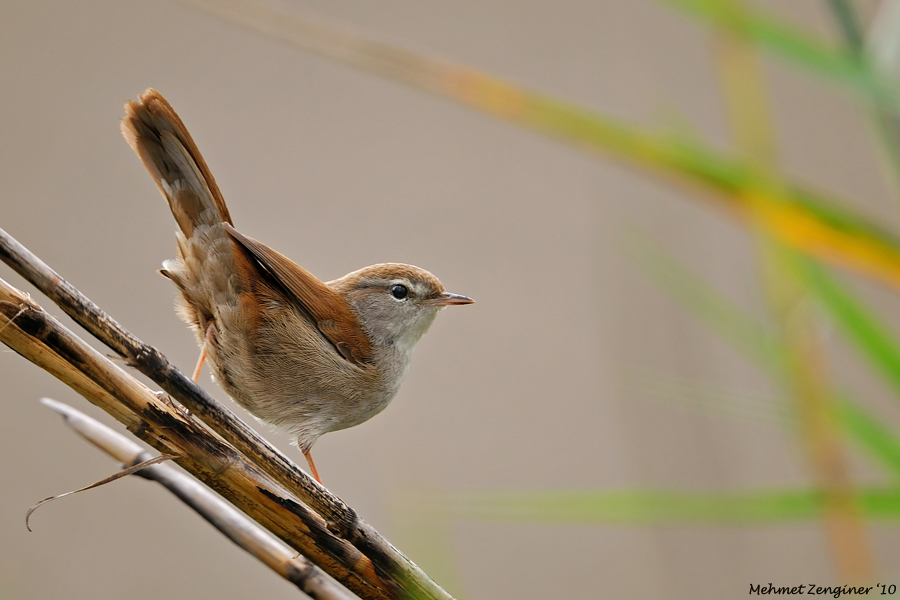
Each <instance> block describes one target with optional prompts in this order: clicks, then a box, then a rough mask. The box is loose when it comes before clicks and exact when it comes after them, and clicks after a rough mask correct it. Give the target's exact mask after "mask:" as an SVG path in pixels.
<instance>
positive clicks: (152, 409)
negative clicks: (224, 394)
mask: <svg viewBox="0 0 900 600" xmlns="http://www.w3.org/2000/svg"><path fill="white" fill-rule="evenodd" d="M0 322H3V323H4V324H5V327H4V328H3V329H2V331H0V341H2V342H3V343H5V344H6V345H7V346H9V347H10V348H12V349H13V350H15V351H16V352H17V353H19V354H20V355H22V356H23V357H25V358H26V359H28V360H30V361H31V362H33V363H35V364H37V365H38V366H40V367H42V368H44V369H45V370H47V371H48V372H50V373H51V374H53V375H54V376H55V377H57V378H58V379H60V380H61V381H63V382H64V383H66V384H67V385H69V386H70V387H71V388H72V389H74V390H75V391H77V392H78V393H79V394H81V395H82V396H84V397H85V398H86V399H87V400H88V401H90V402H91V403H93V404H95V405H96V406H98V407H100V408H102V409H103V410H105V411H106V412H108V413H109V414H111V415H112V416H114V417H115V418H116V419H117V420H118V421H120V422H121V423H123V424H124V425H125V426H126V427H128V429H129V431H131V432H132V433H133V434H134V435H135V436H136V437H138V438H140V439H141V440H143V441H145V442H146V443H148V444H149V445H151V446H153V447H154V448H156V449H157V450H159V451H160V452H162V453H165V454H174V455H176V456H178V458H176V459H174V460H175V461H176V462H177V463H178V464H179V465H181V467H182V468H184V469H185V470H186V471H188V472H189V473H191V474H192V475H194V476H195V477H197V478H198V479H199V480H200V481H202V482H204V483H205V484H206V485H208V486H209V487H211V488H212V489H214V490H215V491H216V492H218V493H219V494H221V495H222V496H223V497H224V498H226V499H227V500H228V501H230V502H231V503H232V504H234V505H235V506H236V507H237V508H239V509H240V510H242V511H243V512H245V513H246V514H247V515H248V516H249V517H251V518H252V519H253V520H255V521H256V522H257V523H259V524H260V525H262V526H263V527H264V528H266V529H267V530H269V531H270V532H272V533H273V534H275V535H276V536H277V537H279V538H280V539H281V540H283V541H284V542H285V543H287V544H288V545H289V546H290V547H292V548H294V549H296V550H298V551H300V552H302V553H303V554H304V555H306V556H307V557H308V558H309V559H310V560H312V561H313V562H314V563H315V564H316V565H318V566H319V567H321V568H322V569H323V570H325V571H326V572H327V573H329V574H330V575H331V576H332V577H334V578H335V579H337V580H338V581H340V582H341V583H342V584H344V585H345V586H347V588H349V589H350V590H351V591H353V592H354V593H355V594H357V595H359V596H360V597H362V598H366V599H369V598H371V599H379V600H380V599H387V598H399V597H402V596H403V594H402V592H401V590H400V589H399V587H397V586H396V584H395V583H394V582H393V581H391V580H390V579H386V578H382V577H381V576H380V575H379V574H377V573H376V571H375V568H374V566H373V565H372V563H371V561H370V560H369V559H368V558H367V557H366V556H365V555H363V554H362V553H361V552H360V551H359V550H357V549H356V548H355V547H353V545H352V544H350V543H349V542H348V541H346V540H344V539H341V538H339V537H337V536H335V535H334V534H333V533H332V532H331V531H329V530H328V528H327V526H326V522H325V520H324V519H323V518H322V517H321V516H320V515H318V514H316V513H315V512H313V511H312V510H310V509H309V507H307V506H306V505H305V504H303V503H302V502H300V501H298V499H297V498H295V497H294V496H293V495H292V494H290V493H288V492H287V491H286V490H284V488H282V487H281V486H280V485H279V484H278V483H276V482H275V481H274V480H273V479H272V478H271V477H269V476H268V475H267V474H266V473H264V472H262V471H260V470H259V469H258V468H257V467H256V466H255V465H253V464H251V463H250V462H248V461H247V460H246V459H245V458H244V457H243V456H241V454H239V453H238V452H237V451H236V450H235V449H234V448H232V447H231V446H229V445H228V444H226V443H225V442H223V441H222V440H221V439H220V438H218V437H217V436H215V435H214V434H212V433H211V432H210V431H209V430H207V429H206V428H205V427H203V425H202V424H201V423H200V422H199V421H197V420H196V419H194V418H193V417H186V416H185V415H184V414H183V413H182V412H181V411H180V410H178V409H177V408H175V407H174V405H172V404H171V403H169V402H166V401H164V400H162V399H160V398H159V397H157V395H156V394H154V393H153V392H152V391H151V390H150V389H148V388H147V387H145V386H144V385H143V384H141V383H140V382H138V381H137V380H136V379H134V378H133V377H132V376H130V375H129V374H128V373H126V372H125V371H123V370H122V369H121V368H119V367H118V366H117V365H115V364H114V363H112V362H111V361H110V360H109V359H108V358H106V357H105V356H103V355H101V354H100V353H99V352H97V351H96V350H94V349H93V348H91V347H90V346H88V345H87V344H86V343H85V342H84V341H83V340H81V339H80V338H78V337H77V336H75V335H74V334H73V333H72V332H71V331H69V330H68V329H66V328H65V327H64V326H63V325H62V324H60V323H59V322H58V321H57V320H56V319H55V318H54V317H52V316H51V315H49V314H47V313H46V312H45V311H44V310H43V309H42V308H41V307H40V306H38V305H37V304H36V303H34V302H33V301H32V300H31V299H30V298H29V297H28V296H27V295H26V294H24V293H23V292H21V291H19V290H17V289H15V288H13V287H12V286H10V285H9V284H8V283H6V282H5V281H3V280H2V279H0Z"/></svg>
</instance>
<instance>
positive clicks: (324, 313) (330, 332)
mask: <svg viewBox="0 0 900 600" xmlns="http://www.w3.org/2000/svg"><path fill="white" fill-rule="evenodd" d="M223 226H224V227H225V231H227V232H228V234H229V235H230V236H231V237H232V239H233V240H234V241H235V242H237V243H238V244H240V245H241V246H242V247H244V248H245V249H246V250H247V251H248V252H250V254H252V255H253V257H254V258H256V260H257V261H259V263H260V265H262V266H263V267H264V268H265V269H266V270H267V271H268V272H269V273H270V274H271V275H272V276H273V277H274V278H275V279H276V280H277V281H278V282H279V283H280V284H281V285H282V286H283V287H284V288H285V290H287V291H288V293H290V294H291V295H292V296H293V297H294V299H295V300H296V301H297V302H299V303H300V305H301V306H303V308H304V309H305V310H306V311H307V312H308V313H309V314H310V315H311V316H312V318H313V320H314V321H315V322H316V326H317V327H318V329H319V331H321V332H322V335H324V336H325V337H326V338H328V341H330V342H331V343H332V344H334V346H335V347H336V348H337V349H338V351H339V352H340V353H341V354H342V355H343V356H344V358H346V359H347V360H349V361H350V362H352V363H355V364H362V363H367V362H369V359H370V358H371V347H370V345H369V340H368V336H366V334H365V332H364V331H363V329H362V326H361V325H360V322H359V318H358V317H357V315H356V312H355V311H354V310H353V308H352V307H351V306H350V304H349V303H348V302H347V301H346V300H345V299H344V297H343V296H342V295H341V294H339V293H338V292H336V291H335V290H333V289H331V288H330V287H328V286H327V285H326V284H325V283H324V282H323V281H321V280H320V279H319V278H318V277H316V276H315V275H313V274H312V273H310V272H309V271H307V270H306V269H304V268H303V267H301V266H300V265H298V264H297V263H295V262H294V261H292V260H291V259H289V258H288V257H286V256H284V255H283V254H281V253H279V252H276V251H275V250H272V249H271V248H269V247H268V246H266V245H265V244H261V243H260V242H257V241H256V240H254V239H253V238H250V237H247V236H246V235H244V234H242V233H240V232H238V231H237V230H236V229H235V228H234V227H232V226H231V225H230V224H229V223H223Z"/></svg>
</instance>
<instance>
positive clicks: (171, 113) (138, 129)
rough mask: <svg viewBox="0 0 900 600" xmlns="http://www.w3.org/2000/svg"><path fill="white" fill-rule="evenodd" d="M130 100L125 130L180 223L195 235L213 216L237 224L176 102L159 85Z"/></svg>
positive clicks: (220, 220) (126, 136) (188, 232)
mask: <svg viewBox="0 0 900 600" xmlns="http://www.w3.org/2000/svg"><path fill="white" fill-rule="evenodd" d="M139 101H140V102H128V103H127V104H125V118H124V119H122V134H123V135H124V136H125V139H126V140H127V141H128V144H129V145H130V146H131V148H132V149H133V150H134V151H135V153H136V154H137V155H138V157H140V159H141V160H142V161H143V163H144V166H145V167H147V170H148V171H149V172H150V175H151V176H152V177H153V179H154V180H155V181H156V185H157V186H158V187H159V190H160V191H161V192H162V194H163V196H165V198H166V201H167V202H168V203H169V208H171V209H172V214H173V215H174V216H175V220H176V221H177V222H178V226H179V227H180V228H181V230H182V231H183V232H184V234H185V235H186V236H187V237H191V235H192V233H193V230H194V225H196V224H198V223H200V222H203V221H204V219H209V217H210V216H212V215H208V214H207V215H206V216H205V217H204V216H203V213H204V211H206V210H208V209H213V210H214V211H215V214H216V217H215V220H216V221H219V222H222V221H224V222H226V223H229V224H232V223H231V216H230V215H229V214H228V207H227V206H225V200H224V199H223V198H222V192H220V191H219V186H217V185H216V180H215V179H214V178H213V176H212V173H211V172H210V170H209V167H207V166H206V161H204V160H203V156H201V155H200V151H199V150H198V149H197V146H196V144H194V140H193V139H191V134H190V133H188V130H187V128H186V127H185V126H184V123H182V122H181V119H180V118H179V117H178V115H177V114H176V113H175V110H174V109H173V108H172V106H171V105H170V104H169V103H168V102H167V101H166V99H165V98H163V97H162V95H161V94H160V93H159V92H157V91H156V90H154V89H152V88H151V89H148V90H147V91H146V92H144V93H143V94H142V95H141V96H140V97H139Z"/></svg>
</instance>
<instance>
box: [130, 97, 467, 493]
mask: <svg viewBox="0 0 900 600" xmlns="http://www.w3.org/2000/svg"><path fill="white" fill-rule="evenodd" d="M139 100H140V102H128V103H127V104H126V105H125V112H126V115H125V118H124V119H123V120H122V133H123V134H124V135H125V139H126V140H127V141H128V144H129V145H130V146H131V147H132V149H134V151H135V152H136V153H137V155H138V156H139V157H140V159H141V160H142V161H143V163H144V166H146V167H147V170H148V171H149V172H150V175H152V176H153V179H154V180H155V181H156V185H157V186H158V187H159V189H160V191H161V192H162V194H163V196H164V197H165V198H166V201H167V202H168V203H169V208H171V210H172V214H173V215H174V216H175V221H176V222H177V223H178V227H179V228H180V229H181V231H179V232H177V233H176V239H177V242H178V258H176V259H174V260H167V261H165V262H164V263H163V267H164V268H163V270H162V271H160V272H161V273H162V274H163V275H165V276H166V277H168V278H169V279H171V280H172V281H173V282H174V283H175V285H176V286H178V289H179V290H180V291H181V298H179V301H178V302H177V311H178V314H179V315H180V316H181V318H182V319H183V320H184V321H185V322H187V323H188V325H190V326H191V328H192V329H193V330H194V331H195V333H196V334H197V340H198V342H199V343H200V346H201V352H200V359H199V361H198V362H197V368H196V369H195V371H194V381H196V380H197V378H198V377H199V375H200V369H201V367H202V366H203V362H204V360H205V359H206V358H207V357H209V360H210V363H211V364H212V370H213V373H214V375H215V378H216V381H218V382H219V384H220V385H221V386H222V387H223V388H224V389H225V391H226V392H227V393H228V394H229V395H230V396H231V397H233V398H234V399H235V400H236V401H237V402H238V404H240V405H241V406H243V407H244V408H246V409H247V410H248V411H250V412H251V413H252V414H253V415H255V416H256V417H257V418H259V419H260V420H262V421H265V422H267V423H271V424H273V425H275V426H278V427H281V428H284V429H286V430H287V431H289V432H290V433H291V434H293V435H296V436H297V446H298V447H299V448H300V450H301V452H303V455H304V456H305V457H306V460H307V461H308V462H309V467H310V469H311V471H312V474H313V476H314V477H315V478H316V480H318V481H320V482H321V480H320V479H319V474H318V472H317V470H316V466H315V463H313V460H312V455H311V454H310V449H311V448H312V446H313V444H314V443H315V442H316V440H317V439H318V438H319V436H321V435H322V434H323V433H328V432H329V431H337V430H339V429H346V428H347V427H353V426H354V425H359V424H360V423H362V422H363V421H366V420H368V419H370V418H372V417H373V416H375V415H376V414H378V413H380V412H381V411H382V410H384V408H385V407H386V406H387V405H388V403H389V402H390V401H391V400H392V399H393V397H394V395H395V394H396V393H397V390H398V389H399V388H400V384H401V383H402V382H403V378H404V376H405V375H406V371H407V368H408V367H409V360H410V356H411V355H412V350H413V347H414V346H415V345H416V342H418V341H419V338H421V337H422V335H423V334H424V333H425V332H426V331H427V330H428V327H429V326H430V325H431V323H432V322H433V321H434V318H435V316H436V315H437V313H438V312H439V311H440V310H441V309H442V308H444V307H445V306H450V305H454V304H471V303H472V302H473V300H472V299H470V298H467V297H465V296H460V295H457V294H451V293H448V292H445V291H444V286H443V285H441V282H440V281H438V279H437V277H435V276H434V275H432V274H431V273H429V272H428V271H426V270H424V269H420V268H418V267H414V266H412V265H405V264H398V263H387V264H378V265H372V266H371V267H365V268H363V269H360V270H358V271H354V272H352V273H349V274H348V275H344V276H343V277H341V278H340V279H336V280H334V281H330V282H328V283H324V282H322V281H321V280H319V279H317V278H316V277H315V276H314V275H312V274H311V273H309V272H308V271H306V270H305V269H303V268H302V267H300V266H299V265H297V264H295V263H294V262H292V261H291V260H289V259H288V258H286V257H284V256H283V255H281V254H279V253H278V252H276V251H274V250H272V249H271V248H269V247H267V246H264V245H263V244H261V243H259V242H257V241H256V240H254V239H251V238H249V237H247V236H245V235H243V234H241V233H238V231H237V230H235V229H234V227H233V224H232V222H231V217H230V216H229V214H228V208H227V207H226V206H225V200H224V199H223V198H222V193H221V192H220V191H219V188H218V186H217V185H216V182H215V179H213V176H212V173H210V171H209V168H208V167H207V166H206V162H205V161H204V160H203V157H202V156H200V151H199V150H198V149H197V146H196V145H195V144H194V141H193V139H191V136H190V134H189V133H188V131H187V129H186V128H185V126H184V124H183V123H182V122H181V119H180V118H179V117H178V115H177V114H176V113H175V111H174V110H173V109H172V107H171V106H170V105H169V103H168V102H167V101H166V100H165V98H163V97H162V95H160V93H159V92H157V91H156V90H153V89H149V90H147V91H146V92H145V93H144V94H143V95H142V96H140V98H139Z"/></svg>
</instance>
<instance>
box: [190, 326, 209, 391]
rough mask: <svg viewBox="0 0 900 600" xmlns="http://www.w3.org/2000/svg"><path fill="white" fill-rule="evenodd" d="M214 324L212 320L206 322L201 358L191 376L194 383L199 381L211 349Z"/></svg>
mask: <svg viewBox="0 0 900 600" xmlns="http://www.w3.org/2000/svg"><path fill="white" fill-rule="evenodd" d="M212 326H213V322H212V321H210V322H209V323H207V324H206V335H205V336H203V348H201V349H200V358H198V359H197V366H196V367H195V368H194V376H193V377H192V378H191V379H193V380H194V383H197V380H198V379H200V369H202V368H203V363H205V362H206V354H207V350H208V349H209V343H210V338H212Z"/></svg>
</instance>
